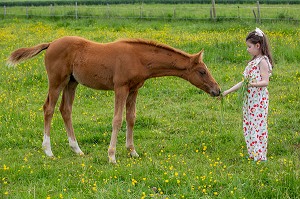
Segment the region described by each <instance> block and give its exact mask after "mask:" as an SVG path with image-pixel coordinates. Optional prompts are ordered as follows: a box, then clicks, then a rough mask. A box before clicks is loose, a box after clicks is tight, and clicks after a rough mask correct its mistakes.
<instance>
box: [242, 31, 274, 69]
mask: <svg viewBox="0 0 300 199" xmlns="http://www.w3.org/2000/svg"><path fill="white" fill-rule="evenodd" d="M246 41H249V42H251V43H252V44H257V43H259V44H260V47H261V52H262V54H263V55H266V56H267V57H268V58H269V61H270V64H271V65H272V67H273V64H274V62H273V57H272V53H271V50H270V45H269V41H268V38H267V36H266V35H265V34H263V36H258V34H257V32H256V31H252V32H250V33H249V34H248V36H247V37H246Z"/></svg>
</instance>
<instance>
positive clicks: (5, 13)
mask: <svg viewBox="0 0 300 199" xmlns="http://www.w3.org/2000/svg"><path fill="white" fill-rule="evenodd" d="M5 16H6V6H4V17H5Z"/></svg>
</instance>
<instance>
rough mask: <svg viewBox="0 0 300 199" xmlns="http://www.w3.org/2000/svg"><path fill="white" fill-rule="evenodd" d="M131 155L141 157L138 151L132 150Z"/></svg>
mask: <svg viewBox="0 0 300 199" xmlns="http://www.w3.org/2000/svg"><path fill="white" fill-rule="evenodd" d="M130 156H131V157H133V158H138V157H140V156H139V154H138V153H137V152H136V151H130Z"/></svg>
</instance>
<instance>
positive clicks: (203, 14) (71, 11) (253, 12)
mask: <svg viewBox="0 0 300 199" xmlns="http://www.w3.org/2000/svg"><path fill="white" fill-rule="evenodd" d="M2 9H3V15H2V16H3V17H4V18H5V17H28V18H29V17H60V18H75V19H79V18H124V19H178V20H182V19H184V20H207V19H212V17H213V16H212V14H211V11H212V6H211V5H209V4H174V5H170V4H168V5H161V4H156V5H154V4H151V5H147V4H143V5H137V4H132V5H130V4H127V5H109V4H107V5H98V6H88V5H77V4H75V5H72V6H70V5H63V6H59V5H52V4H51V5H49V6H40V7H34V6H25V7H23V6H16V7H8V6H4V7H3V8H2ZM215 10H216V19H217V20H218V19H219V20H222V19H246V20H251V19H253V20H255V19H256V18H257V17H258V16H257V14H258V12H259V17H260V19H261V20H264V19H269V20H293V21H299V20H300V15H299V13H300V5H288V4H284V5H268V4H264V5H259V6H258V5H256V4H254V5H250V4H240V5H234V4H227V5H224V4H222V5H216V6H215Z"/></svg>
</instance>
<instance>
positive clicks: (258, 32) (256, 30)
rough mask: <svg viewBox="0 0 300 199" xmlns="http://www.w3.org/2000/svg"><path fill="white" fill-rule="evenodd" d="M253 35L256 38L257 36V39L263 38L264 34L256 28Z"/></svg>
mask: <svg viewBox="0 0 300 199" xmlns="http://www.w3.org/2000/svg"><path fill="white" fill-rule="evenodd" d="M255 35H257V36H259V37H263V36H264V33H263V31H261V29H259V28H256V29H255Z"/></svg>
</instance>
